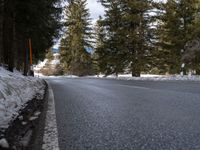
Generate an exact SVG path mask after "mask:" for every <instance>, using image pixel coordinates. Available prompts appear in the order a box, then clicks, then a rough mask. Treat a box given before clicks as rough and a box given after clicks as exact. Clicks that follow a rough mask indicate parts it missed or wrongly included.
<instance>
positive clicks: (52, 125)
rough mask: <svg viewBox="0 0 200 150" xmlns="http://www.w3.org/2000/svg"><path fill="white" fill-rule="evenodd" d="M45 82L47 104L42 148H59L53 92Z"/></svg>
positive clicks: (57, 149) (56, 149)
mask: <svg viewBox="0 0 200 150" xmlns="http://www.w3.org/2000/svg"><path fill="white" fill-rule="evenodd" d="M46 83H47V85H48V99H47V100H48V104H47V105H48V106H47V112H46V120H45V128H44V135H43V145H42V149H43V150H59V143H58V129H57V122H56V111H55V101H54V94H53V89H52V87H51V86H50V84H49V83H48V82H47V81H46Z"/></svg>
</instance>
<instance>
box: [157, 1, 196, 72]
mask: <svg viewBox="0 0 200 150" xmlns="http://www.w3.org/2000/svg"><path fill="white" fill-rule="evenodd" d="M197 2H198V0H179V1H176V0H168V1H167V3H166V4H164V7H163V8H164V11H165V13H164V15H163V16H162V25H161V30H160V41H161V43H162V44H161V45H162V49H163V51H164V52H165V54H167V55H166V59H167V61H166V65H167V66H168V69H167V70H168V72H169V73H171V74H175V73H179V72H180V71H181V64H182V63H184V62H182V56H183V53H184V46H185V44H186V43H187V42H188V41H190V40H191V39H192V38H193V37H192V33H193V30H194V28H192V24H193V21H194V19H195V16H196V14H197V11H198V7H197V4H198V3H197ZM186 68H188V66H187V64H186Z"/></svg>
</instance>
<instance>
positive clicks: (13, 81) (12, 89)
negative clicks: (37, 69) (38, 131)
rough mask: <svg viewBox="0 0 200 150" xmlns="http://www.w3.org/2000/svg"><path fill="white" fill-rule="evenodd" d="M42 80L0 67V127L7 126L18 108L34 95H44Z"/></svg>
mask: <svg viewBox="0 0 200 150" xmlns="http://www.w3.org/2000/svg"><path fill="white" fill-rule="evenodd" d="M44 90H45V85H44V82H43V80H41V79H38V78H34V77H24V76H23V75H21V74H20V73H19V72H18V73H15V72H14V73H11V72H9V71H7V70H5V69H4V68H2V67H0V128H7V127H8V124H9V123H10V122H11V121H12V120H14V119H15V118H16V117H17V116H18V113H19V110H20V109H22V108H23V107H25V104H26V103H27V102H28V101H30V100H32V99H33V98H35V97H36V95H37V96H38V97H40V98H42V97H43V96H44Z"/></svg>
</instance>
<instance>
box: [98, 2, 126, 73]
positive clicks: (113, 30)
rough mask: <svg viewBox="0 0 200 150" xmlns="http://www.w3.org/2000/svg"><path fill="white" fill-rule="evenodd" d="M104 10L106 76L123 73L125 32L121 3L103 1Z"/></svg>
mask: <svg viewBox="0 0 200 150" xmlns="http://www.w3.org/2000/svg"><path fill="white" fill-rule="evenodd" d="M101 3H102V5H103V6H104V7H105V8H106V14H105V19H104V21H103V26H104V28H105V29H106V33H107V34H106V41H105V42H104V52H103V53H104V54H106V56H105V58H104V59H105V61H106V72H105V74H106V75H109V74H113V73H115V74H116V76H118V74H119V73H121V72H124V68H125V66H126V63H127V61H126V58H127V57H126V55H127V52H126V49H125V38H126V37H125V32H124V30H123V20H122V9H121V2H120V1H118V0H113V1H111V0H103V1H101Z"/></svg>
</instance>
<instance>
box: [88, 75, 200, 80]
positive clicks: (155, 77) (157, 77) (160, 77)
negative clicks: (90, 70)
mask: <svg viewBox="0 0 200 150" xmlns="http://www.w3.org/2000/svg"><path fill="white" fill-rule="evenodd" d="M89 77H91V78H105V79H117V80H145V81H147V80H149V81H200V76H197V75H190V76H188V75H185V76H181V75H152V74H142V75H141V77H132V76H131V74H120V75H118V77H116V76H115V75H109V76H107V77H104V75H99V76H89Z"/></svg>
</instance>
